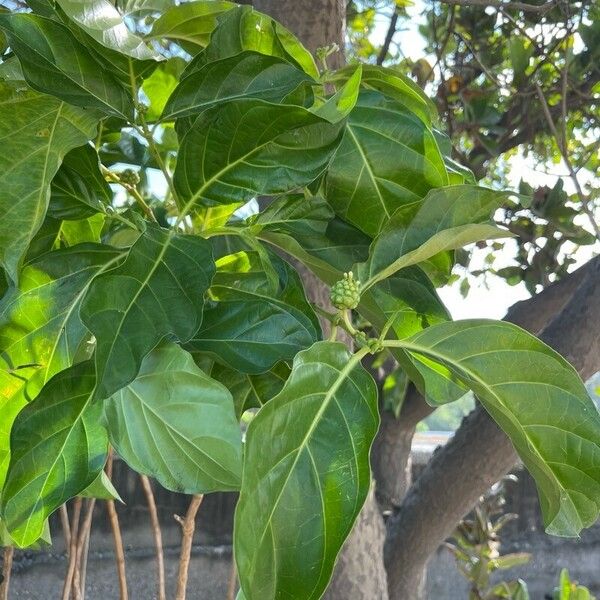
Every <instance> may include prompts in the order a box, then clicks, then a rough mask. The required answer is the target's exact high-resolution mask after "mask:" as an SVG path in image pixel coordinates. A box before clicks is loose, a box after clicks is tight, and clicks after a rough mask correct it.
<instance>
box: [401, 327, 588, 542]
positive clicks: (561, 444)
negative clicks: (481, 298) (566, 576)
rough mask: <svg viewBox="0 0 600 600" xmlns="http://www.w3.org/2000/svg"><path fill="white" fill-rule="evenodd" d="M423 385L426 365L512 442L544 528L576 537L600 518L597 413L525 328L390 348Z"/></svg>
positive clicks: (426, 335) (415, 339)
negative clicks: (462, 388)
mask: <svg viewBox="0 0 600 600" xmlns="http://www.w3.org/2000/svg"><path fill="white" fill-rule="evenodd" d="M394 345H396V346H397V347H399V348H402V349H403V350H404V351H405V352H407V353H408V354H409V356H410V360H411V361H412V363H413V365H414V366H415V367H416V369H418V370H419V371H420V372H421V373H422V374H423V376H424V378H425V388H426V389H425V391H426V393H427V396H428V399H429V400H430V401H431V402H435V403H439V402H444V400H445V399H444V398H443V397H439V396H437V394H435V390H434V394H433V395H432V394H431V393H430V389H429V388H428V386H427V383H428V381H427V375H428V371H429V369H430V368H431V366H430V365H432V364H433V365H438V367H441V368H438V370H437V372H438V374H440V375H444V374H445V376H446V378H447V379H448V380H452V381H454V380H459V381H461V382H462V383H463V384H464V385H466V386H468V387H470V388H471V389H472V390H473V391H474V392H475V394H477V397H478V398H479V400H480V401H481V403H482V404H483V405H484V407H485V408H486V410H487V411H488V412H489V413H490V414H491V416H492V417H493V418H494V419H495V420H496V421H497V422H498V424H499V425H500V427H502V429H503V430H504V431H505V432H506V433H507V435H508V436H509V437H510V439H511V441H512V443H513V445H514V447H515V449H516V450H517V452H518V453H519V456H520V457H521V459H522V460H523V463H524V464H525V466H526V467H527V469H528V471H529V472H530V473H531V474H532V475H533V477H534V479H535V481H536V484H537V488H538V492H539V495H540V504H541V507H542V513H543V516H544V522H545V524H546V531H547V532H548V533H551V534H555V535H562V536H576V535H577V534H578V533H579V532H580V531H581V529H583V528H584V527H589V526H590V525H592V524H593V523H594V522H595V521H596V520H597V518H598V514H599V512H600V467H599V465H600V444H599V440H600V414H599V413H598V410H597V409H596V407H595V405H594V403H593V402H592V400H591V399H590V397H589V395H588V393H587V391H586V389H585V386H584V385H583V383H582V382H581V380H580V378H579V376H578V375H577V373H576V372H575V370H574V369H573V368H572V367H571V366H570V365H569V364H568V363H567V362H566V361H565V360H564V359H563V358H562V357H561V356H559V355H558V354H557V353H556V352H554V351H553V350H552V349H551V348H549V347H548V346H546V345H545V344H544V343H542V342H541V341H539V340H537V339H536V338H534V337H533V336H531V335H530V334H529V333H527V332H525V331H523V330H522V329H520V328H518V327H516V326H515V325H511V324H509V323H504V322H494V321H486V320H468V321H456V322H449V323H443V324H440V325H435V326H432V327H429V328H427V329H425V330H423V331H422V332H420V333H417V334H416V335H414V336H412V337H411V338H408V339H406V340H402V341H398V342H394Z"/></svg>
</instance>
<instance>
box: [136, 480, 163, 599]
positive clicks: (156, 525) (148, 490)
mask: <svg viewBox="0 0 600 600" xmlns="http://www.w3.org/2000/svg"><path fill="white" fill-rule="evenodd" d="M140 479H141V481H142V488H143V490H144V494H145V496H146V502H147V503H148V511H149V512H150V522H151V523H152V535H153V537H154V545H155V547H156V572H157V576H158V582H157V584H158V600H166V597H167V595H166V592H165V559H164V556H163V546H162V532H161V530H160V522H159V520H158V511H157V510H156V502H155V500H154V494H153V492H152V485H151V484H150V480H149V479H148V477H146V475H140Z"/></svg>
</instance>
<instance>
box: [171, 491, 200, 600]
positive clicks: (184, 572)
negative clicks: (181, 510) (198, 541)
mask: <svg viewBox="0 0 600 600" xmlns="http://www.w3.org/2000/svg"><path fill="white" fill-rule="evenodd" d="M203 498H204V496H203V495H202V494H197V495H195V496H193V497H192V501H191V502H190V505H189V507H188V509H187V513H186V515H185V518H184V519H182V518H181V517H180V516H179V515H174V516H175V520H176V521H177V522H178V523H179V524H180V525H181V529H182V533H183V537H182V540H181V554H180V556H179V574H178V576H177V593H176V595H175V600H185V594H186V588H187V580H188V570H189V567H190V555H191V553H192V540H193V538H194V530H195V528H196V514H197V513H198V509H199V508H200V505H201V504H202V500H203Z"/></svg>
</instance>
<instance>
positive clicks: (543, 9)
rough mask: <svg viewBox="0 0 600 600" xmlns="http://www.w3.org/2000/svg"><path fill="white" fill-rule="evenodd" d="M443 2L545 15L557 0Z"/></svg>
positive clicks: (451, 0)
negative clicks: (536, 0)
mask: <svg viewBox="0 0 600 600" xmlns="http://www.w3.org/2000/svg"><path fill="white" fill-rule="evenodd" d="M440 2H442V3H443V4H454V5H459V6H482V7H488V6H491V7H493V8H502V9H505V10H522V11H523V12H530V13H537V14H540V15H543V14H545V13H547V12H548V11H549V10H551V9H553V8H554V7H555V6H556V5H557V4H558V2H557V0H550V2H545V3H544V4H539V5H536V4H526V3H525V2H502V1H500V0H440Z"/></svg>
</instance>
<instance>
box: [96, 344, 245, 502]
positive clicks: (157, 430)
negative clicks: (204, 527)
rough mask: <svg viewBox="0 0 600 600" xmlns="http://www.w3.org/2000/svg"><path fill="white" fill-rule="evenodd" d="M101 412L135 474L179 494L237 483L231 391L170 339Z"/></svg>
mask: <svg viewBox="0 0 600 600" xmlns="http://www.w3.org/2000/svg"><path fill="white" fill-rule="evenodd" d="M104 411H105V415H106V420H107V422H108V428H109V435H110V440H111V444H112V445H113V446H114V447H115V450H116V451H117V452H118V454H119V455H120V456H121V457H122V458H123V459H124V460H125V461H126V462H127V464H129V466H130V467H132V468H133V469H135V470H136V471H138V472H139V473H144V474H145V475H150V476H152V477H155V478H156V479H157V480H158V481H159V482H160V484H161V485H163V486H164V487H166V488H167V489H169V490H173V491H178V492H184V493H186V494H200V493H208V492H214V491H218V490H221V491H227V490H237V489H239V486H240V478H241V469H242V443H241V432H240V428H239V425H238V422H237V420H236V418H235V413H234V409H233V400H232V398H231V394H230V393H229V391H228V390H227V388H226V387H225V386H223V385H222V384H220V383H218V382H217V381H215V380H214V379H211V378H210V377H208V376H207V375H206V374H205V373H204V372H203V371H202V370H201V369H199V368H198V367H197V366H196V365H195V364H194V361H193V359H192V357H191V356H190V355H189V354H188V353H187V352H185V351H184V350H182V349H181V348H180V347H179V346H177V345H176V344H168V345H166V346H163V347H161V348H158V349H156V350H154V351H153V352H152V353H151V354H149V355H148V356H147V357H146V358H145V359H144V362H143V363H142V368H141V370H140V373H139V375H138V377H137V378H136V379H135V380H134V381H133V382H132V383H131V384H129V385H128V386H127V387H126V388H123V389H122V390H120V391H119V392H117V393H116V394H115V395H114V396H112V397H111V398H109V399H108V400H107V401H106V402H105V408H104Z"/></svg>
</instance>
